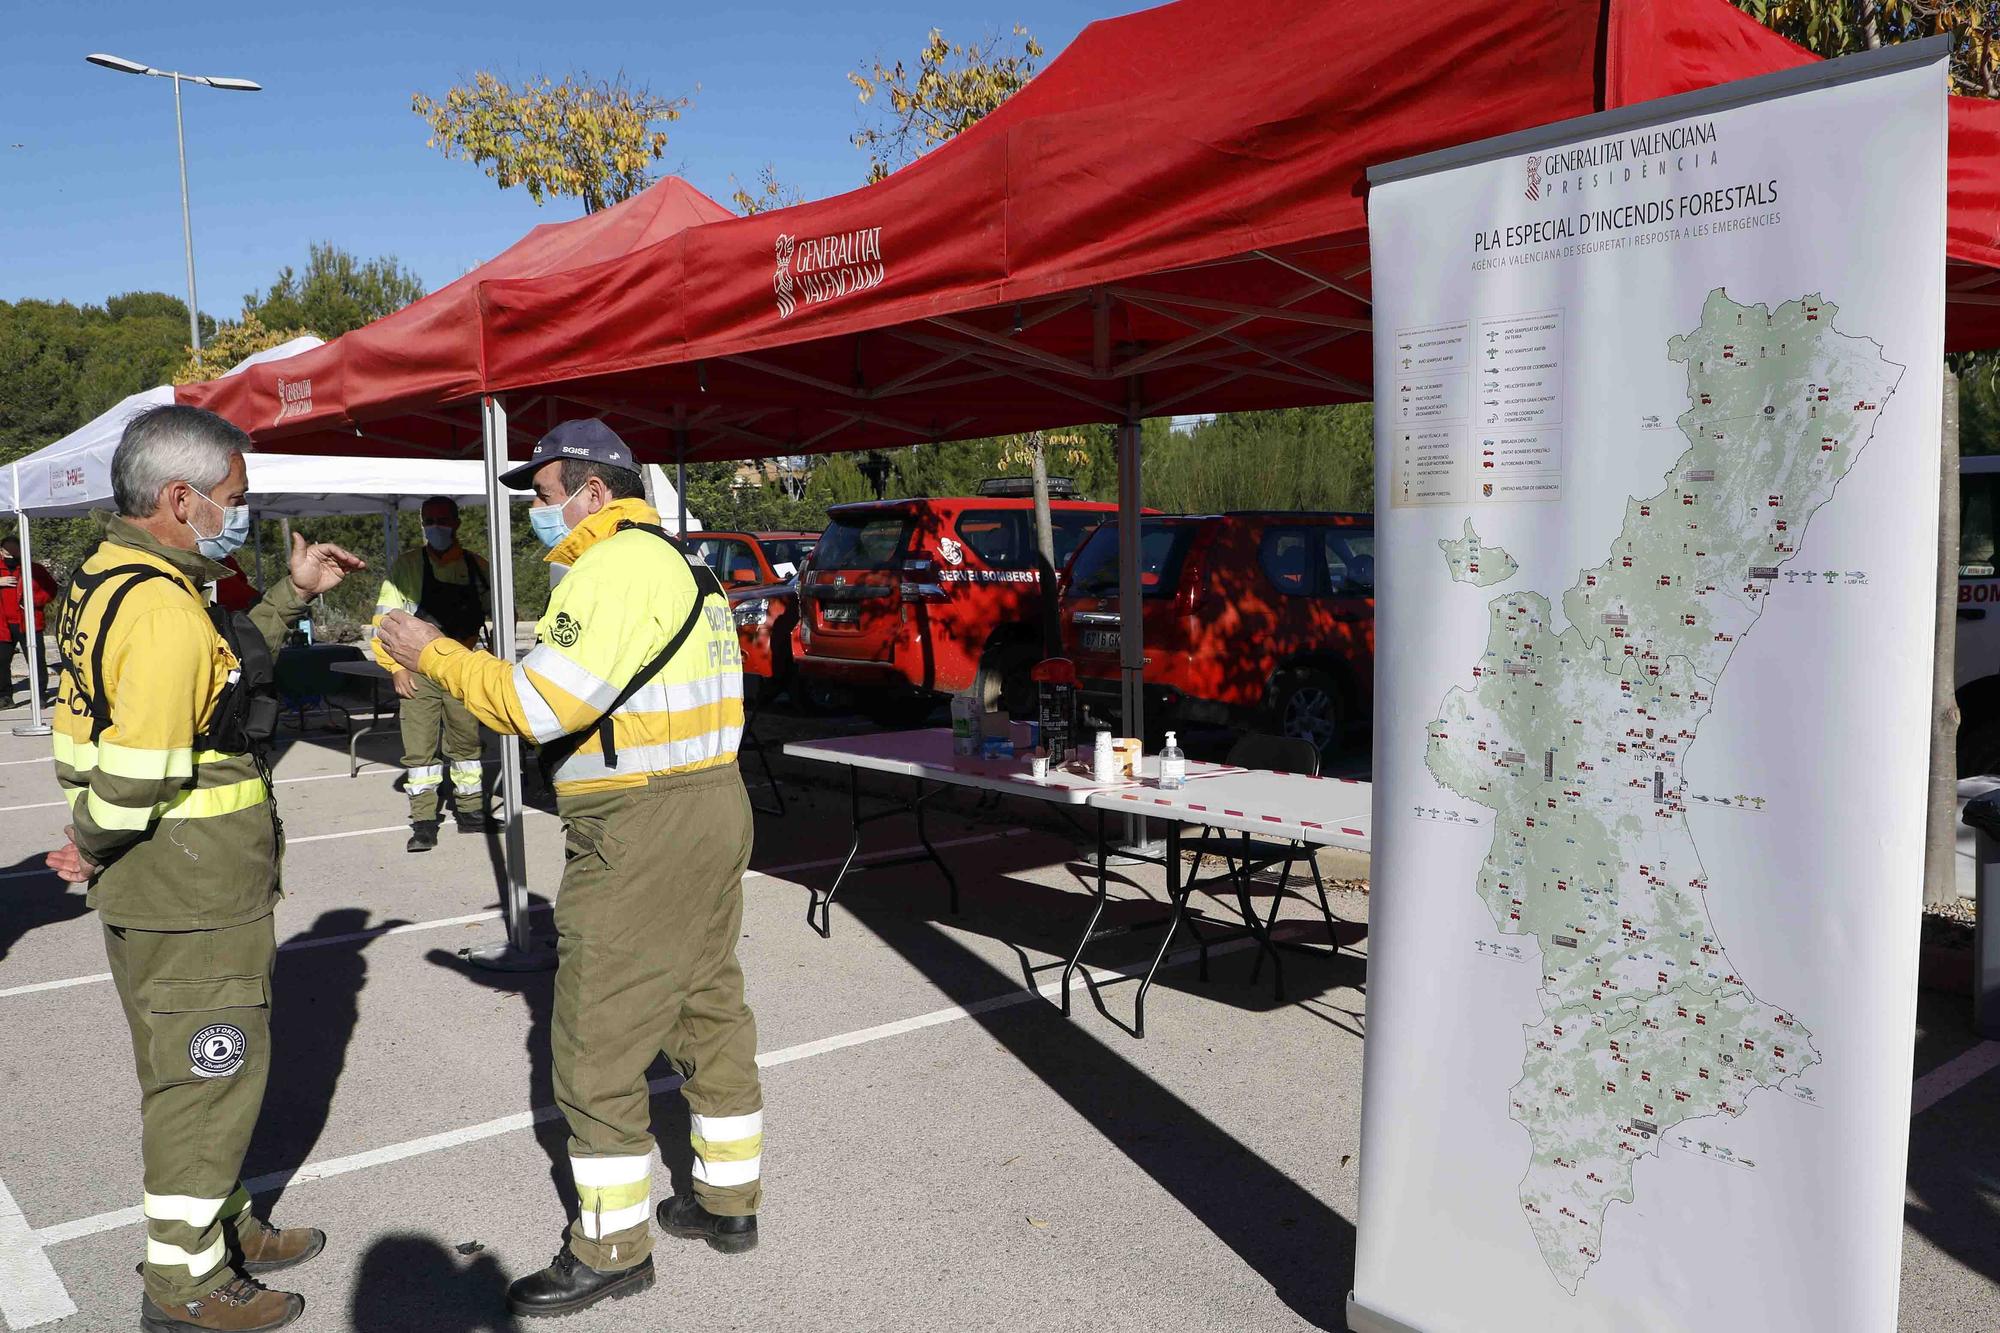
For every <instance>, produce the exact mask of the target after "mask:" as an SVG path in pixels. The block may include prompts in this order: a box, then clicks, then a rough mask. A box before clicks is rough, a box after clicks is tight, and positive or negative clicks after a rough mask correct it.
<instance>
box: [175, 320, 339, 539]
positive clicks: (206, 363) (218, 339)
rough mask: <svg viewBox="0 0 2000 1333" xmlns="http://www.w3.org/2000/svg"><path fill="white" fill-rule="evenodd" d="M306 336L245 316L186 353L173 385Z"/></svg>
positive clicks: (215, 373)
mask: <svg viewBox="0 0 2000 1333" xmlns="http://www.w3.org/2000/svg"><path fill="white" fill-rule="evenodd" d="M304 333H305V330H304V329H268V328H265V327H264V321H263V320H261V319H259V318H257V316H256V315H254V314H246V315H244V316H243V320H242V322H241V323H237V324H225V325H223V326H222V328H220V329H219V330H217V331H216V334H215V336H214V337H212V338H210V339H208V340H207V341H205V342H203V343H202V345H201V350H200V351H199V352H197V351H195V350H193V349H192V348H189V349H187V355H186V356H185V357H183V358H182V359H181V363H180V365H178V366H176V367H175V368H174V378H173V382H174V383H175V384H199V383H200V382H201V381H203V380H212V379H215V378H217V377H218V376H221V375H225V374H227V373H228V372H229V371H231V370H233V369H234V368H235V367H236V364H237V363H238V362H240V361H242V360H243V359H244V358H246V357H249V356H252V355H255V354H256V353H258V352H263V351H268V350H269V349H271V348H273V347H280V346H283V345H284V344H285V343H288V342H290V341H291V340H292V339H294V338H297V337H301V336H302V335H303V334H304ZM328 540H331V538H329V539H328Z"/></svg>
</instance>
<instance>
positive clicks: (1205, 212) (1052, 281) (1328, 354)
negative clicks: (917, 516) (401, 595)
mask: <svg viewBox="0 0 2000 1333" xmlns="http://www.w3.org/2000/svg"><path fill="white" fill-rule="evenodd" d="M1813 59H1815V57H1813V56H1811V55H1810V54H1809V53H1807V52H1805V51H1803V50H1801V49H1799V48H1798V47H1795V46H1793V45H1792V44H1791V43H1789V42H1786V41H1785V40H1784V39H1782V38H1780V37H1778V36H1776V35H1775V34H1773V33H1771V32H1770V31H1768V30H1767V29H1765V28H1763V27H1762V26H1760V25H1758V24H1757V23H1755V22H1754V21H1753V20H1751V19H1749V18H1748V17H1746V16H1744V15H1743V14H1741V13H1739V12H1738V11H1737V10H1735V9H1734V8H1733V7H1731V6H1730V5H1728V4H1727V3H1725V2H1724V0H1608V3H1606V2H1604V0H1556V2H1555V3H1550V4H1544V5H1536V6H1521V5H1518V4H1513V3H1509V0H1465V2H1464V3H1461V4H1459V5H1456V6H1449V7H1432V8H1431V9H1428V10H1417V11H1413V12H1411V13H1409V14H1407V15H1405V16H1402V17H1401V18H1400V19H1399V21H1398V22H1397V23H1394V24H1355V23H1353V21H1352V20H1351V18H1349V17H1348V16H1347V15H1346V14H1345V12H1344V11H1341V10H1340V9H1339V7H1337V6H1328V5H1323V4H1316V3H1299V2H1298V0H1180V2H1179V3H1176V4H1170V5H1166V6H1163V7H1161V8H1158V9H1153V10H1147V11H1144V12H1141V13H1138V14H1133V15H1129V16H1127V17H1124V18H1118V19H1110V20H1105V21H1102V22H1099V23H1095V24H1092V25H1091V26H1090V27H1089V28H1087V29H1085V31H1084V32H1083V33H1082V34H1081V35H1080V36H1079V37H1078V38H1077V40H1076V41H1075V42H1074V43H1073V44H1072V45H1071V46H1070V48H1069V49H1068V50H1067V51H1065V52H1064V53H1063V55H1062V56H1061V57H1060V58H1058V59H1057V60H1056V61H1054V62H1053V63H1052V64H1051V65H1050V67H1049V68H1048V69H1047V70H1046V71H1045V72H1044V73H1042V74H1041V75H1040V76H1039V77H1037V78H1036V79H1035V80H1034V81H1033V82H1032V83H1030V84H1029V85H1028V86H1027V87H1026V88H1025V89H1023V90H1022V91H1021V93H1020V94H1019V95H1017V96H1016V97H1015V98H1013V99H1012V100H1011V101H1009V102H1008V103H1006V104H1005V105H1003V106H1002V107H1001V108H1000V109H999V110H997V111H996V112H994V113H993V114H992V115H991V116H989V117H988V118H987V119H986V120H984V121H983V122H981V123H980V124H978V125H976V126H974V127H973V128H972V129H971V130H969V131H967V132H966V133H965V134H963V135H961V136H960V137H959V138H957V139H955V140H953V141H952V142H951V143H949V144H946V145H944V146H942V147H941V148H939V149H938V150H937V151H936V152H934V153H931V154H930V155H928V156H926V157H925V158H923V159H921V160H919V161H918V162H916V163H915V164H913V165H911V166H910V167H908V168H906V169H904V170H903V171H900V172H898V173H896V174H895V175H894V176H891V177H890V178H889V179H888V180H886V181H883V182H881V183H879V184H877V185H874V186H870V187H868V188H865V189H861V190H856V191H853V192H851V193H849V194H845V195H841V196H837V197H835V198H831V199H825V200H820V201H817V202H815V203H811V204H806V205H801V206H799V207H796V208H790V209H783V210H777V211H773V212H769V213H764V214H759V215H757V216H755V217H750V218H734V217H729V216H728V215H726V214H724V213H723V212H722V210H721V209H719V208H717V207H716V206H715V205H713V204H712V203H709V201H707V200H705V199H702V200H699V203H700V204H702V205H706V206H707V207H706V209H698V208H694V207H692V206H691V207H690V208H689V209H688V212H689V213H698V214H701V215H702V216H700V217H698V218H696V219H695V220H703V221H707V222H708V225H703V226H698V227H697V226H686V225H681V226H673V225H668V226H663V227H657V228H653V229H651V230H647V231H642V232H639V233H637V234H636V235H632V236H631V239H632V240H633V241H635V242H636V244H632V245H629V246H627V245H614V246H610V247H607V249H608V250H609V251H610V253H612V254H614V255H615V257H611V258H605V259H604V260H603V262H595V263H593V262H589V261H590V259H592V258H596V257H598V256H596V255H594V254H592V253H590V252H588V251H586V250H584V249H583V248H582V247H577V248H576V249H575V250H574V251H573V252H572V253H569V254H566V255H565V256H564V262H561V263H560V264H557V265H555V266H553V268H547V267H541V266H531V265H528V264H522V265H520V266H512V265H509V264H507V263H505V261H507V260H508V259H509V257H510V256H512V255H514V253H515V252H514V251H510V252H509V254H508V255H503V256H502V257H501V259H499V260H496V261H494V263H493V264H490V265H487V266H485V267H484V268H482V269H480V270H476V271H475V272H474V273H472V274H468V275H467V276H466V277H465V278H463V279H461V280H460V281H459V283H455V284H453V286H452V287H450V288H447V289H445V291H443V292H440V293H438V294H437V296H436V297H433V298H430V299H428V300H427V301H425V302H420V303H419V305H418V306H417V307H412V310H411V311H405V312H401V313H400V314H399V315H397V316H391V317H390V318H389V319H387V320H384V321H381V322H380V323H379V324H377V325H374V326H370V328H369V329H366V330H362V331H360V332H358V333H355V334H350V335H348V337H346V338H342V339H339V340H337V341H336V342H335V343H333V344H331V345H329V347H328V348H325V349H322V350H321V351H320V352H318V353H314V354H312V356H311V358H308V357H300V358H296V359H295V360H294V361H293V362H286V363H279V364H274V365H272V366H270V367H267V368H263V369H261V370H260V371H258V372H255V373H252V374H249V375H242V376H236V377H233V378H232V379H230V380H228V381H216V382H213V383H211V384H207V385H197V386H190V387H189V388H188V389H187V390H186V391H184V393H183V400H184V401H191V402H197V403H200V404H202V405H204V406H209V407H213V408H215V409H216V410H217V411H220V412H222V413H224V414H225V415H227V416H229V417H231V418H232V419H233V420H236V421H238V422H239V424H243V425H244V426H245V427H246V428H247V429H250V430H251V431H252V433H253V435H254V436H255V437H256V438H257V439H258V440H259V442H260V443H262V444H264V445H265V446H266V447H275V448H281V449H286V450H297V451H305V452H343V453H347V452H357V451H363V452H376V451H402V450H408V449H417V450H425V451H435V452H442V453H463V452H469V451H470V450H471V448H472V447H473V442H474V440H475V439H476V438H477V437H476V434H475V431H476V427H477V421H476V406H475V404H474V403H473V402H472V401H471V399H473V398H474V397H475V396H476V395H477V394H479V393H481V392H489V393H490V392H502V391H505V392H508V393H509V394H510V395H511V401H510V402H509V404H508V405H509V407H510V409H511V416H512V417H513V419H514V421H515V430H514V432H513V434H514V435H515V436H516V437H517V438H516V441H515V442H516V443H519V442H520V440H521V439H524V438H526V437H528V436H531V435H534V434H538V433H539V432H540V430H541V429H543V428H545V426H546V424H548V423H550V422H553V421H554V420H557V419H560V418H562V417H565V416H571V415H577V414H579V413H600V414H605V415H608V416H609V417H611V418H612V420H613V423H614V424H615V425H616V426H617V427H618V428H619V429H620V431H621V433H624V434H626V435H627V436H628V437H629V438H630V439H631V441H632V443H633V444H634V446H635V448H637V449H638V450H639V451H640V452H641V454H642V455H650V456H651V457H652V458H654V459H664V458H668V457H673V456H676V454H677V453H678V452H680V451H681V450H683V449H684V451H685V453H684V456H685V457H686V458H690V459H701V458H725V457H745V456H757V455H769V454H795V453H810V452H821V451H831V450H841V449H855V448H864V447H880V446H883V445H894V444H908V443H916V442H921V441H926V440H934V439H942V438H950V437H955V436H968V435H980V434H992V433H1002V432H1007V431H1014V430H1022V429H1028V428H1032V427H1037V426H1046V425H1049V424H1051V423H1055V422H1064V423H1068V422H1076V421H1088V420H1095V421H1121V420H1129V419H1134V418H1136V417H1138V416H1142V415H1157V414H1162V413H1166V412H1171V411H1190V412H1191V411H1233V410H1238V409H1243V408H1251V407H1275V406H1288V405H1298V404H1307V403H1325V402H1338V401H1345V400H1355V399H1366V398H1368V397H1370V396H1371V389H1370V387H1369V380H1370V350H1369V338H1368V336H1367V333H1368V315H1369V305H1368V278H1367V265H1368V254H1367V230H1366V216H1365V211H1364V199H1365V195H1364V184H1363V173H1364V171H1365V169H1366V167H1367V166H1368V165H1369V164H1371V163H1376V162H1383V161H1389V160H1393V159H1398V158H1402V157H1407V156H1411V155H1414V154H1417V153H1421V152H1426V151H1430V150H1432V149H1436V148H1441V147H1447V146H1450V145H1454V144H1458V143H1463V142H1467V141H1470V140H1475V139H1480V138H1485V137H1489V136H1493V135H1497V134H1502V133H1506V132H1510V131H1513V130H1518V129H1523V128H1527V127H1530V126H1533V125H1538V124H1545V123H1548V122H1551V121H1556V120H1562V119H1565V118H1568V117H1572V116H1577V115H1583V114H1587V113H1589V112H1591V111H1595V110H1600V109H1603V108H1605V107H1608V106H1617V105H1623V104H1625V103H1628V102H1632V101H1638V100H1644V99H1647V98H1652V97H1658V96H1663V95H1666V94H1669V93H1675V92H1683V91H1687V90H1690V89H1694V88H1698V87H1704V86H1708V85H1711V84H1714V83H1718V82H1723V81H1727V80H1731V79H1737V78H1742V77H1747V76H1750V75H1754V74H1759V73H1765V72H1769V71H1771V70H1775V69H1781V68H1785V67H1788V66H1791V65H1796V64H1800V63H1803V62H1808V61H1811V60H1813ZM1952 135H1953V139H1952V149H1953V152H1952V177H1951V226H1950V235H1949V249H1950V255H1951V259H1952V267H1953V273H1952V275H1951V281H1952V287H1953V292H1952V301H1951V307H1950V320H1949V328H1948V330H1947V336H1948V339H1949V345H1951V346H1954V347H1976V346H1991V345H1995V344H1996V343H2000V295H1988V294H1985V293H1984V292H1982V291H1981V290H1980V289H1981V288H1983V287H1984V286H1985V285H1986V284H1988V283H1990V282H1991V281H1993V280H1994V279H1995V278H1996V277H2000V152H1996V148H2000V105H1996V104H1994V103H1991V102H1987V101H1983V100H1977V99H1968V98H1955V99H1953V105H1952ZM668 186H675V187H678V188H679V189H680V190H682V191H685V192H686V194H687V195H690V196H691V195H693V192H692V191H691V190H688V189H687V187H685V186H684V185H680V183H679V182H667V183H664V184H663V185H662V186H658V187H655V189H654V190H653V191H649V192H648V193H647V195H642V196H641V197H640V199H635V200H632V201H628V203H627V204H624V205H620V206H619V208H618V209H613V210H610V211H609V212H607V213H605V214H600V215H598V218H594V219H585V220H584V221H583V222H579V223H571V224H567V228H566V229H564V234H567V229H569V228H581V227H585V226H589V225H593V224H595V225H597V226H600V227H604V226H606V225H607V224H604V223H599V221H598V219H610V218H612V217H614V216H615V215H617V214H619V213H620V212H621V210H624V209H629V208H631V207H632V206H633V205H634V204H637V203H639V202H640V201H641V200H645V199H648V198H649V196H651V195H653V194H656V193H658V192H659V191H660V190H663V189H665V188H667V187H668ZM694 198H695V199H699V196H694ZM690 202H692V201H690ZM711 219H722V220H711ZM544 230H547V229H537V232H536V233H533V234H531V235H530V237H529V238H527V240H524V241H523V242H522V244H521V246H518V247H516V250H524V249H527V248H528V247H529V246H530V244H531V243H532V242H534V241H535V239H536V236H537V235H539V234H540V233H541V232H542V231H544ZM620 239H621V240H623V239H625V236H623V235H621V238H620ZM648 241H651V243H650V244H649V243H646V242H648ZM447 296H450V298H451V299H450V300H449V302H446V301H445V300H443V299H442V298H446V297H447ZM475 311H476V313H477V316H478V318H477V320H476V321H475V320H474V319H473V318H472V316H473V314H474V312H475ZM414 312H422V313H420V314H419V313H414ZM405 316H408V318H405ZM350 343H351V344H353V345H352V346H350V345H349V344H350ZM309 359H310V360H311V361H312V362H313V364H310V365H309V364H307V363H308V360H309ZM302 386H303V387H302ZM288 395H289V397H288Z"/></svg>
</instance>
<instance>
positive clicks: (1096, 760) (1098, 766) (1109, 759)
mask: <svg viewBox="0 0 2000 1333" xmlns="http://www.w3.org/2000/svg"><path fill="white" fill-rule="evenodd" d="M1090 761H1091V762H1090V776H1091V780H1092V781H1093V782H1116V781H1117V780H1118V752H1117V751H1116V750H1114V749H1112V748H1111V733H1110V732H1108V731H1100V732H1098V733H1097V744H1096V747H1095V748H1094V749H1093V750H1092V751H1091V756H1090Z"/></svg>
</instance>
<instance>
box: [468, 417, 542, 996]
mask: <svg viewBox="0 0 2000 1333" xmlns="http://www.w3.org/2000/svg"><path fill="white" fill-rule="evenodd" d="M479 423H480V428H481V434H482V435H483V436H484V437H485V445H486V535H487V549H488V550H489V551H491V552H492V555H491V569H492V585H493V586H492V597H493V636H494V644H493V647H494V651H495V652H496V653H497V654H498V655H499V656H500V657H502V658H503V659H505V660H506V661H509V662H511V661H513V660H514V544H513V532H512V519H513V513H512V510H511V507H510V502H509V499H508V496H507V492H506V490H505V489H503V488H502V487H501V485H500V473H501V470H502V469H503V468H504V467H505V466H506V462H507V409H506V407H505V405H504V404H502V402H501V401H500V400H499V399H498V398H490V397H489V398H485V399H482V400H481V402H480V413H479ZM500 798H501V807H502V811H503V814H502V818H503V820H504V823H503V824H502V825H501V838H502V842H503V856H504V860H505V864H506V882H505V883H504V884H503V885H502V886H501V893H500V911H501V915H502V917H503V918H504V920H505V921H506V923H507V939H506V941H505V942H504V943H501V944H497V945H487V946H484V947H481V948H473V949H462V950H460V951H459V956H460V957H461V958H463V959H465V960H466V961H467V962H469V963H473V964H476V965H477V966H479V967H485V968H491V969H493V970H495V971H499V972H545V971H547V970H549V969H550V968H553V967H554V966H555V965H556V955H555V950H553V949H551V948H548V947H547V946H545V945H540V944H537V943H536V941H535V937H534V933H533V931H532V930H531V929H530V927H529V923H528V848H527V839H526V832H525V830H524V829H523V827H522V817H521V811H522V802H521V738H520V737H518V736H512V735H508V736H502V737H501V738H500Z"/></svg>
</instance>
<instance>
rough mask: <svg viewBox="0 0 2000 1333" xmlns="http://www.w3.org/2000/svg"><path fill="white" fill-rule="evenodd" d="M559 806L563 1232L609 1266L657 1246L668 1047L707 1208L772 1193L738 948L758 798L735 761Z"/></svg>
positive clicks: (578, 1251) (556, 1031)
mask: <svg viewBox="0 0 2000 1333" xmlns="http://www.w3.org/2000/svg"><path fill="white" fill-rule="evenodd" d="M563 814H564V816H565V827H566V833H567V837H566V842H565V847H564V857H565V862H564V866H563V880H562V892H561V894H560V896H559V897H558V898H557V900H556V913H555V916H556V929H557V932H558V934H559V941H558V944H557V960H558V963H557V968H556V987H555V1015H554V1022H553V1025H552V1029H551V1044H552V1045H553V1047H554V1052H553V1054H554V1067H555V1095H556V1102H557V1104H558V1105H559V1106H560V1107H561V1108H562V1112H563V1115H564V1117H565V1118H566V1119H567V1120H568V1121H569V1128H570V1136H571V1137H570V1143H569V1156H570V1167H571V1170H572V1173H573V1175H574V1177H575V1181H576V1192H577V1206H578V1217H577V1220H576V1221H575V1222H574V1223H572V1224H571V1226H570V1230H569V1245H570V1249H571V1251H572V1252H573V1253H574V1254H575V1255H576V1257H577V1258H579V1259H581V1260H582V1261H583V1262H584V1263H586V1264H588V1265H589V1266H590V1267H592V1268H595V1269H598V1270H599V1271H612V1270H617V1269H624V1268H630V1267H631V1266H633V1265H634V1264H637V1263H640V1262H642V1261H643V1260H644V1259H645V1258H646V1256H647V1255H648V1254H650V1253H651V1252H652V1234H651V1226H650V1216H651V1200H652V1164H653V1157H654V1148H655V1145H654V1141H653V1135H652V1128H651V1125H652V1110H651V1099H650V1095H649V1093H648V1090H647V1087H646V1070H647V1066H649V1065H650V1064H652V1062H653V1060H654V1058H655V1057H656V1056H658V1055H660V1054H662V1053H664V1054H665V1056H666V1058H667V1060H668V1062H669V1063H670V1064H671V1065H672V1066H673V1067H674V1068H675V1069H676V1070H677V1071H679V1073H680V1074H681V1075H682V1076H683V1077H685V1078H686V1080H687V1083H686V1085H685V1086H684V1087H683V1088H682V1095H683V1096H685V1097H686V1099H687V1104H688V1109H689V1111H690V1112H691V1121H692V1126H693V1134H692V1138H693V1144H694V1154H695V1155H694V1192H695V1194H696V1196H697V1197H698V1198H699V1199H700V1201H701V1203H702V1206H703V1207H705V1208H707V1209H708V1210H709V1211H710V1212H712V1213H716V1214H720V1215H725V1216H741V1215H745V1214H751V1213H755V1212H756V1211H757V1209H758V1207H759V1205H760V1203H761V1201H762V1189H761V1186H760V1184H759V1172H760V1166H761V1159H762V1154H763V1142H764V1131H763V1108H764V1095H763V1089H762V1087H761V1086H760V1085H759V1083H758V1079H757V1024H756V1020H755V1019H753V1018H752V1017H751V1014H750V1009H749V1006H748V1005H747V1004H745V1003H744V999H743V970H742V968H741V967H740V966H738V964H737V961H736V940H737V937H738V935H739V934H740V933H741V930H742V924H743V872H744V869H745V868H746V867H747V866H748V865H749V863H750V844H751V837H752V827H751V815H750V800H749V797H748V796H747V795H746V794H745V793H744V790H743V779H742V776H741V774H740V773H739V771H738V769H737V767H736V765H735V764H733V763H731V764H728V765H725V766H722V767H719V768H713V769H707V770H703V771H700V772H696V773H692V774H686V775H679V776H674V777H656V778H654V779H652V781H651V782H649V783H648V784H647V785H646V786H644V787H639V788H632V789H626V790H621V791H616V792H606V793H600V794H596V795H592V796H583V797H565V798H564V799H563Z"/></svg>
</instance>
